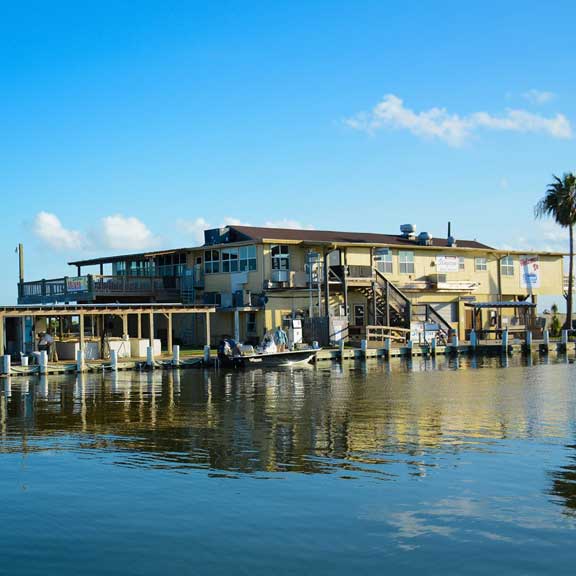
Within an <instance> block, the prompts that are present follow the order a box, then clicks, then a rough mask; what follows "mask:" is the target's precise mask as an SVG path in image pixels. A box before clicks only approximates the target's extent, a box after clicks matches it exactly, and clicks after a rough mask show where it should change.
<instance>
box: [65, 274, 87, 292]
mask: <svg viewBox="0 0 576 576" xmlns="http://www.w3.org/2000/svg"><path fill="white" fill-rule="evenodd" d="M66 291H67V292H88V277H87V276H78V277H74V278H66Z"/></svg>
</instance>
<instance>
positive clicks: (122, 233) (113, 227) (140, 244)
mask: <svg viewBox="0 0 576 576" xmlns="http://www.w3.org/2000/svg"><path fill="white" fill-rule="evenodd" d="M32 231H33V233H34V235H35V236H36V237H37V238H39V239H40V240H41V241H42V243H43V244H44V245H46V246H49V247H50V248H53V249H55V250H83V251H94V250H102V249H108V250H146V249H148V248H152V247H154V246H156V245H157V244H158V242H159V239H158V238H157V237H156V236H154V234H153V233H152V232H151V231H150V230H149V228H148V227H147V226H146V225H145V224H144V223H143V222H142V221H141V220H138V218H134V217H133V216H123V215H121V214H113V215H112V216H106V217H105V218H102V219H101V220H100V221H99V223H98V226H97V227H95V228H92V229H90V230H89V231H88V232H87V233H85V232H82V231H79V230H71V229H68V228H65V227H64V225H63V224H62V222H61V221H60V219H59V218H58V216H56V214H52V213H51V212H44V211H42V212H38V214H36V216H35V217H34V222H33V226H32Z"/></svg>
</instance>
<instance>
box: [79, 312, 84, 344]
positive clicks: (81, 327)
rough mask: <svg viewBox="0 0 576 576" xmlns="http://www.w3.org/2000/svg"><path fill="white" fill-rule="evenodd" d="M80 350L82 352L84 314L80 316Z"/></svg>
mask: <svg viewBox="0 0 576 576" xmlns="http://www.w3.org/2000/svg"><path fill="white" fill-rule="evenodd" d="M79 318H80V320H79V324H80V350H84V314H80V317H79Z"/></svg>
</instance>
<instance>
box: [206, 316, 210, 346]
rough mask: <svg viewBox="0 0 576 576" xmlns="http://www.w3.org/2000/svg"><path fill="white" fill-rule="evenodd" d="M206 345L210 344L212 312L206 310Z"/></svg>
mask: <svg viewBox="0 0 576 576" xmlns="http://www.w3.org/2000/svg"><path fill="white" fill-rule="evenodd" d="M205 318H206V345H207V346H210V312H206V314H205Z"/></svg>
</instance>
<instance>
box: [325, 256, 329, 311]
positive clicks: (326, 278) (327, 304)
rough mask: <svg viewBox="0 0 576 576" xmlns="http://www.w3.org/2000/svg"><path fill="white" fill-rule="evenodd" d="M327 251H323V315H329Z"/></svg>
mask: <svg viewBox="0 0 576 576" xmlns="http://www.w3.org/2000/svg"><path fill="white" fill-rule="evenodd" d="M329 255H330V253H329V252H326V253H324V315H325V316H326V317H328V316H330V283H329V280H330V268H329Z"/></svg>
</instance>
